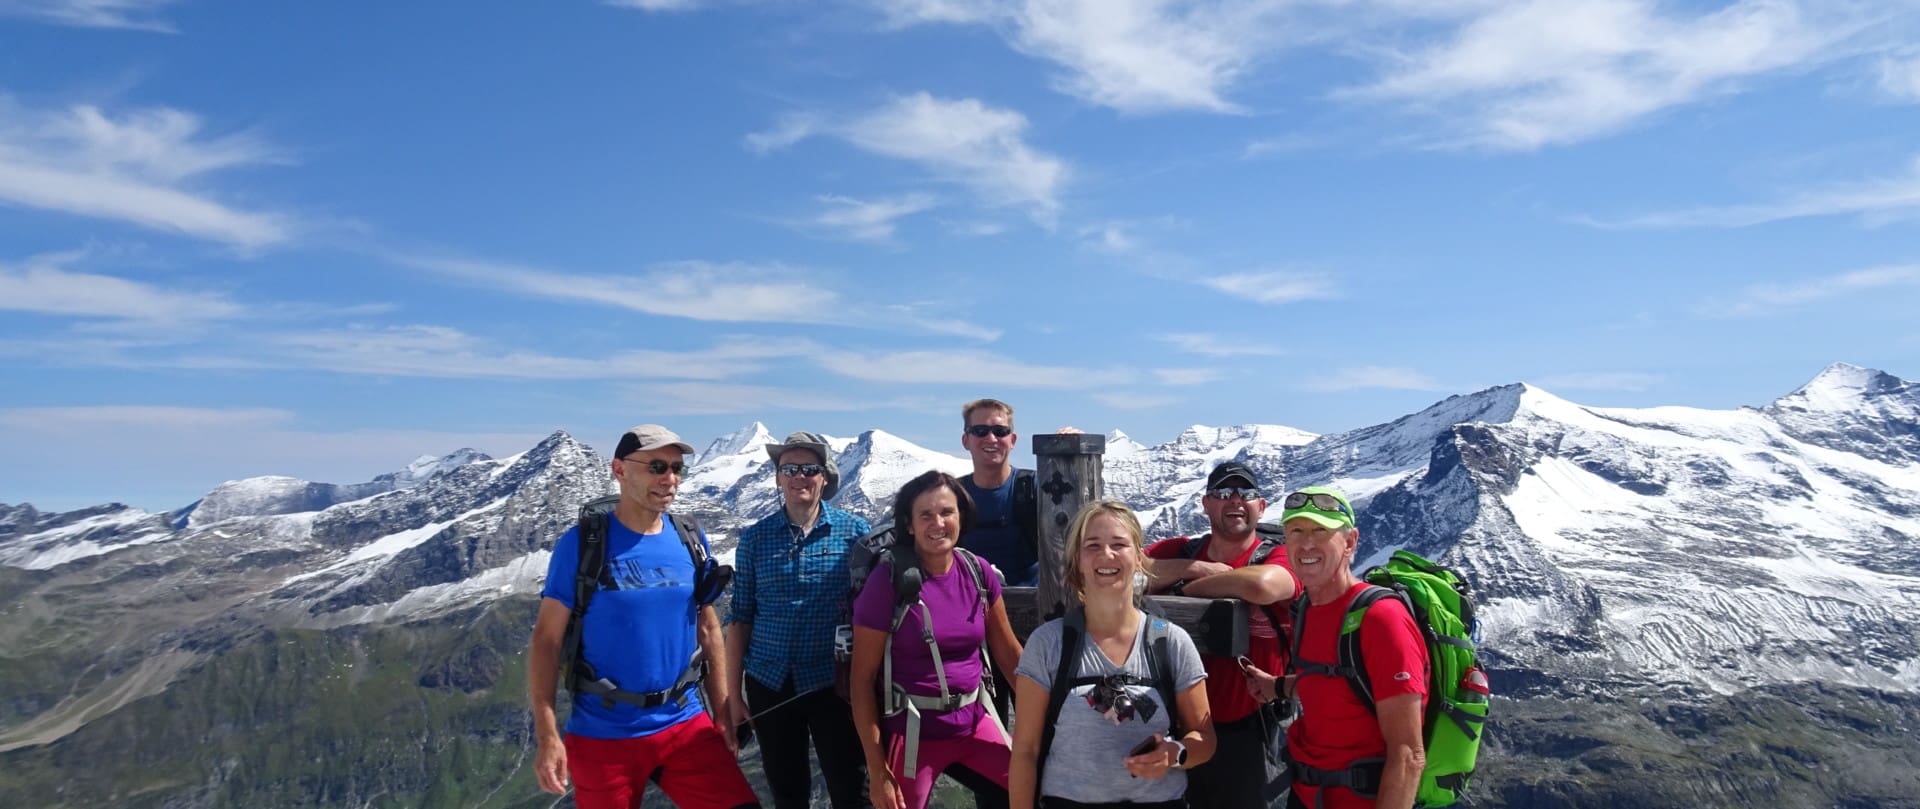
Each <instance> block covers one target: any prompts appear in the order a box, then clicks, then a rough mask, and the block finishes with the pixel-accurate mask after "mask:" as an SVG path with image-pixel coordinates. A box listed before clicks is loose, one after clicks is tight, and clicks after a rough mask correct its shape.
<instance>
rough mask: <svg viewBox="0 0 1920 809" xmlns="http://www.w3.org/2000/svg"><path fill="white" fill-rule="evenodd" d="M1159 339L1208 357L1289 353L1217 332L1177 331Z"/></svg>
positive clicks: (1262, 355)
mask: <svg viewBox="0 0 1920 809" xmlns="http://www.w3.org/2000/svg"><path fill="white" fill-rule="evenodd" d="M1157 339H1159V340H1160V341H1162V342H1165V343H1169V344H1171V345H1172V346H1173V347H1175V348H1178V349H1180V350H1181V351H1185V352H1187V353H1189V354H1201V355H1204V356H1208V357H1278V356H1280V355H1282V354H1285V353H1287V352H1286V350H1285V349H1282V348H1280V347H1278V346H1272V345H1264V344H1261V343H1255V342H1246V341H1243V340H1241V339H1240V338H1237V337H1236V338H1234V339H1233V340H1232V341H1231V342H1228V341H1226V340H1223V339H1221V337H1220V336H1219V335H1217V334H1203V333H1193V332H1188V333H1177V334H1162V335H1158V336H1157Z"/></svg>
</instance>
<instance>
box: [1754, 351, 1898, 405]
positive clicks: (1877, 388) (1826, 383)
mask: <svg viewBox="0 0 1920 809" xmlns="http://www.w3.org/2000/svg"><path fill="white" fill-rule="evenodd" d="M1908 387H1911V385H1910V384H1909V383H1907V382H1906V381H1905V380H1902V379H1900V378H1899V377H1897V376H1894V375H1892V374H1889V373H1886V372H1884V371H1876V370H1874V369H1872V368H1862V367H1860V366H1858V365H1849V364H1847V363H1844V362H1836V363H1834V364H1832V365H1829V366H1827V367H1826V369H1825V370H1823V371H1821V372H1820V373H1819V375H1818V376H1815V377H1814V378H1813V379H1812V381H1809V382H1808V383H1807V384H1805V385H1801V386H1800V389H1799V390H1796V391H1794V392H1792V393H1789V394H1787V395H1785V396H1782V397H1780V399H1779V400H1778V401H1776V402H1775V403H1774V404H1775V405H1778V406H1781V407H1790V408H1796V409H1800V410H1812V411H1826V412H1844V411H1850V410H1856V409H1858V408H1859V407H1860V405H1861V403H1862V402H1863V401H1864V400H1866V399H1868V398H1872V397H1874V396H1877V395H1884V394H1887V393H1894V392H1898V391H1900V390H1901V389H1903V388H1908Z"/></svg>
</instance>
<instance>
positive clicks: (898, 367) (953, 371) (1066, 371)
mask: <svg viewBox="0 0 1920 809" xmlns="http://www.w3.org/2000/svg"><path fill="white" fill-rule="evenodd" d="M813 359H814V361H816V362H818V363H819V364H820V366H821V367H822V368H825V369H827V370H828V371H831V372H833V373H836V374H839V375H841V376H844V377H849V378H852V379H861V380H866V381H869V382H888V383H893V384H905V385H923V384H952V385H981V384H992V385H1004V386H1006V387H1013V388H1084V387H1098V386H1102V385H1119V384H1124V383H1127V382H1131V381H1133V380H1134V379H1135V375H1134V374H1133V373H1132V372H1130V371H1123V370H1097V369H1092V368H1074V367H1068V366H1045V365H1030V364H1027V363H1024V362H1021V361H1019V360H1016V359H1014V358H1012V357H1008V356H1005V355H1001V354H995V353H992V352H987V351H977V350H953V351H897V352H884V353H878V354H872V353H862V352H853V351H842V352H821V353H819V354H815V355H813Z"/></svg>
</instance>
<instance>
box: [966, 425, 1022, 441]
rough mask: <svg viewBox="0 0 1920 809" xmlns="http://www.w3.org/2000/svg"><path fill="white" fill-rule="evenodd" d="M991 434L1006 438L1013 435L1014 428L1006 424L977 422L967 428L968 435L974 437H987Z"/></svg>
mask: <svg viewBox="0 0 1920 809" xmlns="http://www.w3.org/2000/svg"><path fill="white" fill-rule="evenodd" d="M989 434H991V435H992V436H993V437H994V438H1006V437H1007V436H1010V435H1013V428H1012V427H1008V426H1007V425H1005V424H975V425H973V426H971V427H968V428H967V435H970V436H973V437H974V438H986V437H987V436H988V435H989Z"/></svg>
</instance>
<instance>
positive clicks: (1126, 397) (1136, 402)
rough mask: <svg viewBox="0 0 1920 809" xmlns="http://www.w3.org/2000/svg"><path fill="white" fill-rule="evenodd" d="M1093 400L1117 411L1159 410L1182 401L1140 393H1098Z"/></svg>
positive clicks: (1170, 397) (1173, 397)
mask: <svg viewBox="0 0 1920 809" xmlns="http://www.w3.org/2000/svg"><path fill="white" fill-rule="evenodd" d="M1093 400H1094V401H1096V402H1099V403H1101V404H1103V405H1106V406H1108V407H1111V408H1114V409H1115V410H1158V409H1160V408H1163V407H1172V406H1174V405H1177V404H1179V403H1180V402H1181V401H1183V400H1182V399H1180V398H1179V397H1175V396H1154V395H1151V394H1139V393H1096V394H1093Z"/></svg>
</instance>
